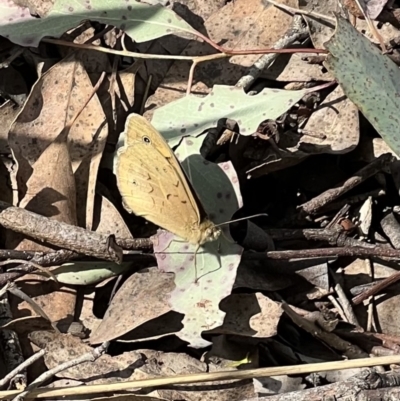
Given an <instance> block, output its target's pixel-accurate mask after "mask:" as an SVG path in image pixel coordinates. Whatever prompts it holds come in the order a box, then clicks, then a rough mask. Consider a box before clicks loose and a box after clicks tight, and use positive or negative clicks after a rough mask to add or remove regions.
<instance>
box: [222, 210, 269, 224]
mask: <svg viewBox="0 0 400 401" xmlns="http://www.w3.org/2000/svg"><path fill="white" fill-rule="evenodd" d="M261 216H268V214H267V213H258V214H253V215H252V216H247V217H241V218H240V219H235V220H229V221H225V222H224V223H219V224H216V226H217V227H220V226H225V225H226V224H231V223H236V222H237V221H242V220H250V219H252V218H254V217H261Z"/></svg>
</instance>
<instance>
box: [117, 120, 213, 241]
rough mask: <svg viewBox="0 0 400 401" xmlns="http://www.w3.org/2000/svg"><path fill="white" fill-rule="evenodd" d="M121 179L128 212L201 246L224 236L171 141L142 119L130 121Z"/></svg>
mask: <svg viewBox="0 0 400 401" xmlns="http://www.w3.org/2000/svg"><path fill="white" fill-rule="evenodd" d="M116 176H117V183H118V188H119V191H120V193H121V196H122V200H123V204H124V207H125V209H126V210H128V211H129V212H131V213H132V212H133V213H135V214H136V215H138V216H142V217H144V218H145V219H146V220H149V221H151V222H152V223H154V224H157V225H158V226H160V227H162V228H164V229H166V230H168V231H170V232H172V233H173V234H175V235H178V236H179V237H181V238H182V239H184V240H185V241H188V242H190V243H191V244H194V245H197V246H201V245H203V244H204V243H206V242H209V241H214V240H216V239H217V238H218V237H219V235H220V234H221V229H220V228H219V227H217V226H215V225H214V223H213V222H212V221H211V220H209V218H208V217H207V215H206V213H205V211H204V210H203V208H202V206H201V203H200V201H199V199H198V198H197V195H196V193H195V192H194V189H193V188H192V187H191V185H190V182H189V181H188V179H187V178H186V175H185V173H184V171H183V170H182V167H181V165H180V164H179V161H178V160H177V158H176V156H175V154H174V153H173V151H172V150H171V148H170V147H169V146H168V144H167V142H166V141H165V140H164V138H163V137H162V136H161V134H160V133H158V132H157V130H156V129H155V128H154V127H153V126H152V125H151V124H150V123H149V122H148V121H147V120H146V119H145V118H144V117H142V116H140V115H137V114H131V115H130V116H128V119H127V122H126V125H125V145H124V146H123V147H122V148H121V149H119V151H118V163H117V169H116Z"/></svg>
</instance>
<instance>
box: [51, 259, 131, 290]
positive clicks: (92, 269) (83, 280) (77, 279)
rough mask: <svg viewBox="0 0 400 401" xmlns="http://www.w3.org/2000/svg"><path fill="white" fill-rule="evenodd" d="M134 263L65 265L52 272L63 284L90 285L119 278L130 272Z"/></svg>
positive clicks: (78, 263)
mask: <svg viewBox="0 0 400 401" xmlns="http://www.w3.org/2000/svg"><path fill="white" fill-rule="evenodd" d="M132 264H133V262H123V263H122V264H120V265H118V264H116V263H112V262H101V261H98V262H73V263H64V264H62V265H61V266H59V267H57V268H55V269H54V270H52V271H51V272H52V273H53V274H54V275H55V276H56V278H57V280H58V281H59V282H60V283H63V284H70V285H90V284H96V283H99V282H101V281H103V280H105V279H107V278H110V277H113V276H118V275H119V274H122V273H124V272H126V271H127V270H129V269H130V268H131V267H132Z"/></svg>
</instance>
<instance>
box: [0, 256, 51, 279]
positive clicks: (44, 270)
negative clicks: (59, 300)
mask: <svg viewBox="0 0 400 401" xmlns="http://www.w3.org/2000/svg"><path fill="white" fill-rule="evenodd" d="M14 263H21V264H23V265H28V266H32V267H35V268H36V269H38V270H40V271H41V272H42V273H43V274H45V275H46V276H50V277H51V278H52V279H53V280H54V281H55V282H57V283H58V280H57V277H56V276H55V275H54V274H53V273H52V272H51V271H49V270H48V269H45V268H44V267H43V266H40V265H38V264H37V263H35V262H31V261H30V260H23V259H10V260H4V261H2V262H0V266H6V265H11V264H14ZM10 270H11V269H10Z"/></svg>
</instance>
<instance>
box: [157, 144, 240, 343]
mask: <svg viewBox="0 0 400 401" xmlns="http://www.w3.org/2000/svg"><path fill="white" fill-rule="evenodd" d="M202 141H203V138H191V137H190V138H184V140H183V141H182V144H181V145H180V146H179V147H178V149H177V151H176V154H177V157H178V158H179V159H180V161H182V167H183V168H184V170H185V172H186V173H187V175H188V177H189V179H190V181H191V183H192V184H193V187H194V188H195V190H196V192H197V194H198V196H199V198H200V200H201V202H202V205H203V206H204V209H205V210H206V211H207V213H208V215H209V217H210V219H211V220H212V221H213V222H214V223H216V224H218V223H223V222H226V221H228V220H229V219H230V218H231V216H232V214H233V213H234V212H235V211H236V210H237V209H239V208H240V207H241V206H242V198H241V195H240V190H239V185H238V178H237V176H236V173H235V170H234V168H233V166H232V164H231V163H230V162H229V163H221V164H220V165H217V164H214V163H210V162H208V161H206V160H204V159H203V158H202V157H201V156H200V155H199V154H198V149H199V148H200V146H201V142H202ZM226 228H227V227H226V226H225V229H226ZM227 238H229V241H228V240H227ZM154 242H155V243H154V252H155V255H156V257H157V262H158V266H159V269H160V270H161V271H165V272H173V273H175V285H176V288H175V289H174V291H173V292H172V293H171V297H170V305H171V307H172V309H173V310H174V311H176V312H179V313H182V314H184V315H185V317H184V319H183V321H182V323H183V325H184V327H183V329H182V330H181V331H180V332H179V333H177V336H178V337H180V338H181V339H182V340H184V341H187V342H189V344H190V345H191V346H192V347H196V348H202V347H206V346H208V345H209V344H210V343H209V342H208V341H206V340H204V339H203V338H202V336H201V333H202V331H207V330H210V329H212V328H214V327H217V326H220V325H222V323H223V320H224V317H225V312H223V311H221V310H220V309H219V303H220V301H221V300H222V299H223V298H225V297H227V296H228V295H229V294H230V293H231V291H232V287H233V284H234V282H235V278H236V272H237V268H238V266H239V263H240V259H241V252H242V248H241V247H240V246H239V245H237V244H235V243H233V241H232V239H230V237H229V234H228V231H225V235H224V236H222V237H221V239H220V240H217V241H214V242H209V243H207V244H205V245H204V246H202V247H200V249H199V250H198V252H197V254H196V256H195V250H196V246H194V245H191V244H189V243H187V242H182V239H181V238H179V237H176V236H174V235H173V234H171V233H168V232H165V231H161V232H160V233H159V234H158V236H157V240H156V241H154ZM195 257H196V265H195V261H194V259H195ZM196 279H197V280H196Z"/></svg>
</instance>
